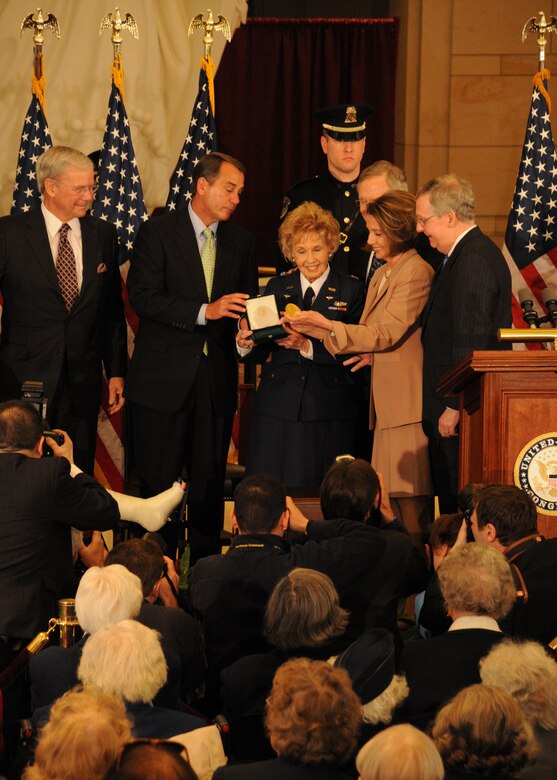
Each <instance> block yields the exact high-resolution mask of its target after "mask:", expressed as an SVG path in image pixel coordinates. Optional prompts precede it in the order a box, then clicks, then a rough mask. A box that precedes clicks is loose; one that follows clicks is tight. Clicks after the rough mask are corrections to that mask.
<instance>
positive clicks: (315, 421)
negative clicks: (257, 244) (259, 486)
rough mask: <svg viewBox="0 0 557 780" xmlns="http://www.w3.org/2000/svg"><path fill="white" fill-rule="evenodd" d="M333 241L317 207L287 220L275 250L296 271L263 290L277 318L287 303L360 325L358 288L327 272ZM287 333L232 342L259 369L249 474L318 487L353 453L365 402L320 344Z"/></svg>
mask: <svg viewBox="0 0 557 780" xmlns="http://www.w3.org/2000/svg"><path fill="white" fill-rule="evenodd" d="M339 241H340V229H339V225H338V222H337V221H336V219H335V218H334V217H333V215H332V214H331V213H330V212H329V211H325V210H324V209H322V208H321V207H320V206H318V205H317V204H316V203H309V202H308V203H302V204H301V205H300V206H298V207H297V208H296V209H294V210H293V211H292V212H290V213H289V214H288V215H287V217H286V218H285V219H284V221H283V223H282V224H281V226H280V230H279V244H280V248H281V251H282V252H283V254H284V256H285V257H287V258H288V259H290V260H291V262H292V263H293V264H294V265H295V266H296V269H297V270H296V272H295V273H291V274H289V275H286V276H280V277H275V278H273V279H271V280H270V281H269V283H268V285H267V289H266V294H267V295H269V294H274V295H275V298H276V300H277V304H278V309H279V311H280V312H283V311H284V309H285V307H286V305H287V304H289V303H293V304H296V305H297V306H298V307H300V308H301V309H311V310H313V311H318V312H320V313H322V314H324V315H326V316H327V318H330V319H334V320H340V321H341V322H347V323H357V322H358V319H359V317H360V315H361V313H362V310H363V304H364V290H363V285H362V283H361V282H359V281H358V280H357V279H355V278H354V277H352V276H349V275H348V274H344V273H341V272H339V271H335V270H334V269H333V268H331V267H330V266H329V260H330V258H331V256H332V255H333V254H334V253H335V251H336V250H337V248H338V246H339ZM285 329H286V333H287V335H286V336H285V337H284V338H281V339H279V340H277V341H274V342H272V343H265V344H263V345H260V346H255V344H254V342H253V340H252V339H251V336H252V331H250V330H246V329H242V330H240V331H238V334H237V337H236V341H237V344H238V351H239V353H240V355H242V357H244V359H245V360H250V361H256V362H260V363H263V364H264V365H263V369H262V374H261V382H260V385H259V389H258V391H257V393H256V395H255V402H254V411H253V420H252V428H251V440H250V446H249V450H248V460H247V471H248V473H249V474H255V473H259V472H266V473H270V474H275V475H276V476H277V477H279V478H280V479H281V480H282V481H283V483H284V484H285V485H286V486H288V488H300V487H317V486H318V485H319V484H320V483H321V479H322V477H323V474H324V473H325V471H326V469H327V468H328V466H330V465H331V463H332V462H333V460H334V459H335V457H336V456H337V455H340V454H343V453H350V452H352V451H353V449H354V442H355V432H356V425H357V421H358V417H360V418H361V412H362V406H363V404H364V403H365V402H364V398H363V391H362V386H361V384H359V383H358V381H357V380H356V379H355V378H354V377H353V375H352V374H351V372H350V371H349V370H348V369H347V368H346V367H344V366H343V365H342V363H341V362H340V360H337V359H336V358H334V357H333V356H332V355H331V354H330V353H329V352H327V350H326V349H325V348H324V347H323V344H322V342H321V341H320V340H319V339H314V338H311V337H308V336H304V335H302V334H300V333H296V332H294V331H293V330H292V329H291V328H289V327H288V326H286V327H285ZM269 355H270V360H269Z"/></svg>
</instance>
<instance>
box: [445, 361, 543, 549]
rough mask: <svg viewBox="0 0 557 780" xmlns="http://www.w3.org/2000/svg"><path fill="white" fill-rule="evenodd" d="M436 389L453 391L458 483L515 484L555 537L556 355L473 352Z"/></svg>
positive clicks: (447, 392) (541, 530) (451, 393)
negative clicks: (457, 422)
mask: <svg viewBox="0 0 557 780" xmlns="http://www.w3.org/2000/svg"><path fill="white" fill-rule="evenodd" d="M439 389H440V391H441V393H442V394H443V395H447V396H448V395H459V396H460V465H459V487H462V486H463V485H465V484H466V483H468V482H499V483H503V484H518V485H519V486H520V487H522V488H523V489H525V490H527V492H528V493H530V495H531V496H532V498H533V499H534V501H535V503H536V506H537V509H538V528H539V531H540V533H542V534H543V535H544V536H547V537H555V536H557V352H556V351H554V350H551V351H547V350H544V351H541V350H540V351H523V352H513V351H511V350H503V351H500V352H499V351H492V352H480V351H478V352H473V353H472V354H471V355H470V356H469V357H468V358H466V359H464V360H461V361H460V363H458V364H457V365H456V366H454V368H453V369H451V371H449V372H448V373H447V374H445V376H444V377H443V379H442V381H441V383H440V386H439Z"/></svg>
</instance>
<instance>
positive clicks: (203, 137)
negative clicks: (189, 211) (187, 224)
mask: <svg viewBox="0 0 557 780" xmlns="http://www.w3.org/2000/svg"><path fill="white" fill-rule="evenodd" d="M217 148H218V145H217V129H216V125H215V118H214V117H213V112H212V111H211V103H210V101H209V85H208V80H207V74H206V72H205V71H204V70H203V68H201V70H200V73H199V89H198V92H197V98H196V100H195V104H194V108H193V111H192V116H191V121H190V125H189V129H188V134H187V136H186V140H185V142H184V145H183V147H182V151H181V152H180V157H179V159H178V164H177V165H176V168H175V169H174V173H173V174H172V178H171V180H170V190H169V193H168V199H167V201H166V208H167V209H168V210H169V211H174V210H175V209H177V208H182V207H184V206H186V205H187V204H188V201H190V200H191V189H192V171H193V169H194V167H195V165H196V163H198V162H199V160H200V159H201V158H202V157H203V156H204V155H205V154H207V153H208V152H214V151H217Z"/></svg>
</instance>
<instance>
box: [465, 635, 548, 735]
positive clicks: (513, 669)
mask: <svg viewBox="0 0 557 780" xmlns="http://www.w3.org/2000/svg"><path fill="white" fill-rule="evenodd" d="M480 677H481V678H482V682H484V683H486V684H487V685H492V686H493V687H495V688H503V689H504V690H505V691H507V693H510V694H511V695H512V697H513V698H514V699H516V701H517V702H518V704H519V705H520V708H521V710H522V712H523V713H524V715H525V717H526V718H527V719H528V720H529V721H530V722H531V723H532V724H533V725H534V726H538V727H539V728H541V729H545V730H546V731H551V730H553V729H557V664H556V663H555V661H554V660H553V658H550V657H549V655H548V654H547V653H546V651H545V649H544V648H543V647H542V645H539V644H538V643H537V642H513V640H512V639H505V640H503V641H502V642H500V643H499V644H497V645H496V646H495V647H494V648H493V649H492V650H490V652H489V653H488V654H487V655H486V656H485V658H482V660H481V661H480Z"/></svg>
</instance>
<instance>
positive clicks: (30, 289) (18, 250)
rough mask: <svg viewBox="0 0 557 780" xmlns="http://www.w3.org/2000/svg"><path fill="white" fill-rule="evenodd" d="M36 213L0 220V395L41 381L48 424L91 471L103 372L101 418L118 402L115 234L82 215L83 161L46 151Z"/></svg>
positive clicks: (68, 152) (87, 180)
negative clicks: (64, 434) (105, 393)
mask: <svg viewBox="0 0 557 780" xmlns="http://www.w3.org/2000/svg"><path fill="white" fill-rule="evenodd" d="M37 184H38V186H39V190H40V191H41V194H42V199H43V202H42V205H41V208H40V209H36V210H34V211H30V212H28V213H26V214H18V215H15V216H8V217H3V218H2V219H0V290H1V292H2V295H3V296H4V309H3V313H2V338H1V343H0V388H1V391H0V399H1V400H7V399H9V398H18V397H20V396H21V385H22V383H23V382H26V381H29V380H32V381H39V382H43V383H44V390H45V396H46V398H47V399H48V420H49V424H50V426H51V427H53V428H62V429H63V430H66V431H68V433H69V434H70V436H71V438H72V440H73V441H74V446H75V459H76V463H77V464H78V465H79V467H80V468H82V469H83V470H84V471H86V472H87V473H88V474H92V473H93V464H94V456H95V442H96V431H97V416H98V411H99V404H100V398H101V371H102V366H104V370H105V373H106V377H107V379H108V390H109V398H108V403H109V412H110V414H114V413H115V412H117V411H118V410H119V409H121V408H122V406H123V404H124V400H123V396H122V391H123V387H124V379H123V377H124V375H125V373H126V365H127V357H128V356H127V343H126V324H125V320H124V309H123V304H122V296H121V290H120V274H119V271H118V262H117V239H116V230H115V229H114V227H113V226H112V225H110V224H109V223H108V222H104V221H102V220H100V219H95V218H94V217H92V216H90V215H89V214H87V209H88V208H89V206H90V205H91V200H92V198H93V192H94V190H95V178H94V171H93V164H92V162H91V160H90V159H89V158H88V157H86V156H85V155H84V154H82V153H81V152H79V151H77V150H76V149H70V148H69V147H65V146H53V147H51V148H50V149H49V150H48V151H46V152H44V154H42V155H41V156H40V157H39V159H38V161H37Z"/></svg>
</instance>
